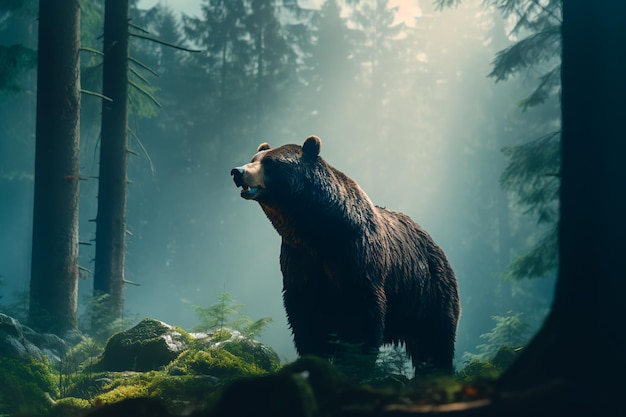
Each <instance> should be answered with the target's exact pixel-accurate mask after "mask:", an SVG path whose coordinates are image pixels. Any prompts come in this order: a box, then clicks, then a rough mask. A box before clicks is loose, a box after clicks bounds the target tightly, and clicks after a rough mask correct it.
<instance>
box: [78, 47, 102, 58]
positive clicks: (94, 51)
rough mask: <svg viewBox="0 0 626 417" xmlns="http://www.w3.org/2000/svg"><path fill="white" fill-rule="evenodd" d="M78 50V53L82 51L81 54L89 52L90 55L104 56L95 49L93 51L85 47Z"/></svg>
mask: <svg viewBox="0 0 626 417" xmlns="http://www.w3.org/2000/svg"><path fill="white" fill-rule="evenodd" d="M78 50H79V51H83V52H91V53H92V54H95V55H102V56H104V52H102V51H99V50H97V49H93V48H87V47H85V46H82V47H80V48H78Z"/></svg>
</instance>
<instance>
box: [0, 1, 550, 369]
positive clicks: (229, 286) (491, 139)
mask: <svg viewBox="0 0 626 417" xmlns="http://www.w3.org/2000/svg"><path fill="white" fill-rule="evenodd" d="M44 3H45V2H44ZM103 3H104V2H101V1H91V0H81V1H80V48H81V49H80V87H79V88H80V89H81V91H82V94H81V99H80V142H79V143H80V144H79V146H80V159H79V161H78V164H79V178H80V180H81V181H80V184H79V185H80V200H79V206H80V207H79V210H78V213H79V214H78V223H77V230H78V235H77V236H78V239H77V241H76V242H74V245H77V244H78V248H75V249H76V250H78V258H77V259H78V265H79V268H77V271H78V272H77V273H76V275H75V276H78V275H80V279H79V285H78V294H79V295H78V299H77V301H78V310H77V312H76V316H77V318H76V319H77V321H76V325H77V326H79V327H80V328H81V329H85V330H88V329H89V328H90V327H92V330H93V327H94V322H90V320H89V318H88V314H87V311H88V308H87V306H89V305H90V304H91V303H93V297H92V295H93V291H94V287H96V288H99V287H98V285H99V284H97V275H98V266H97V263H98V261H97V258H98V256H97V253H96V252H97V250H98V249H97V241H95V239H97V233H96V227H97V226H96V224H95V223H97V222H94V220H95V219H96V217H97V216H98V213H101V211H100V210H102V209H101V208H100V207H98V204H99V199H98V198H97V196H98V193H99V190H98V185H99V184H98V177H99V176H100V175H102V171H101V170H102V169H103V166H105V167H106V166H107V165H109V164H110V165H112V166H119V165H120V164H119V162H117V163H116V162H107V161H108V160H106V159H100V158H101V157H102V156H101V149H102V147H103V146H105V145H104V144H105V143H107V142H106V138H105V135H106V134H107V133H106V132H105V126H109V125H110V124H109V123H103V124H101V115H102V117H105V116H104V113H105V112H104V111H103V108H104V107H103V101H104V100H105V99H103V98H102V97H101V96H100V95H101V94H104V96H107V94H109V93H107V92H105V91H104V90H103V76H102V74H103V67H105V66H106V64H104V65H103V55H102V51H106V48H105V47H103V42H104V44H106V42H107V34H106V28H105V8H104V4H103ZM121 3H124V2H121ZM322 3H323V4H320V8H318V9H305V8H302V7H301V6H299V4H298V2H297V1H283V2H280V3H277V2H273V1H264V0H242V1H203V2H202V13H201V14H200V15H197V16H195V15H185V14H180V13H178V12H175V11H174V10H172V9H171V8H169V7H168V6H167V5H166V4H159V5H157V6H156V7H154V8H151V9H148V10H145V9H140V8H139V7H138V3H137V2H136V1H130V4H129V15H130V17H131V20H130V25H129V26H128V31H129V38H128V39H129V46H128V51H129V56H130V59H129V61H128V70H127V74H126V75H127V77H128V80H127V81H128V84H127V86H128V100H127V105H128V130H127V135H128V155H126V156H127V158H128V172H127V177H128V188H127V203H126V204H127V205H126V207H125V215H126V220H127V224H126V229H127V230H125V231H124V232H123V233H122V234H123V235H124V236H125V237H124V238H125V240H126V242H125V243H124V246H123V247H125V248H126V250H125V251H123V255H124V256H125V259H122V264H121V268H122V271H123V273H122V275H123V276H122V277H120V278H123V279H125V280H126V281H132V282H134V283H138V284H140V286H133V285H132V284H128V283H127V284H126V285H125V293H124V300H123V302H124V312H123V313H120V312H118V313H117V318H123V319H124V320H123V323H125V324H123V323H120V324H118V325H116V326H118V327H115V328H114V329H112V330H119V328H121V326H127V325H128V324H129V323H132V322H133V320H134V321H136V320H137V319H138V318H141V317H144V316H151V317H156V318H159V319H163V320H166V321H169V322H174V323H176V324H179V325H181V326H183V327H187V328H191V327H192V326H193V325H194V324H195V321H196V316H195V313H194V308H193V307H194V306H206V305H210V304H212V303H213V302H214V300H215V298H216V296H217V295H218V294H220V293H222V292H223V291H224V290H227V291H229V292H230V293H232V294H234V296H235V297H236V298H237V299H238V300H239V301H241V302H242V303H243V304H245V305H246V312H247V313H248V314H249V315H250V316H253V317H261V316H263V317H264V316H271V317H273V318H274V322H273V323H272V324H271V325H270V326H269V327H268V329H267V330H266V332H265V333H264V335H263V338H264V340H265V341H266V342H267V343H269V344H270V345H272V346H274V347H275V349H276V350H277V351H278V352H279V353H280V354H281V356H283V357H285V358H287V359H290V358H293V350H292V348H291V340H290V335H289V330H288V329H287V328H286V324H285V321H284V313H283V311H282V304H281V298H280V297H281V294H280V289H281V283H280V272H279V270H278V248H279V240H278V237H277V236H276V234H275V233H274V231H273V230H272V229H271V226H270V225H269V224H268V222H267V221H265V219H264V218H263V215H262V213H261V212H260V210H258V208H257V207H252V206H251V205H250V204H245V202H243V201H240V199H239V196H238V193H237V192H236V191H235V190H234V187H233V185H232V182H231V181H230V178H229V176H228V172H229V170H230V168H231V167H232V166H235V165H239V164H241V163H242V162H246V161H247V160H248V159H249V158H250V155H251V154H252V153H253V152H254V150H255V149H256V146H257V145H258V143H260V142H262V141H269V142H270V143H271V144H273V145H280V144H284V143H300V141H301V140H302V139H303V138H304V137H306V136H307V135H309V134H317V135H319V136H321V137H322V139H323V140H324V150H323V152H322V155H323V156H324V157H325V158H326V159H327V160H328V161H329V162H330V163H331V164H333V165H334V166H336V167H337V168H339V169H341V170H342V171H344V172H346V173H347V174H348V175H349V176H351V177H353V178H354V179H356V180H357V181H358V182H359V184H360V185H361V186H362V187H363V188H364V190H365V191H366V192H368V194H369V195H370V197H371V198H372V200H373V201H374V202H375V203H377V204H379V205H383V206H387V207H389V208H392V209H396V210H401V211H404V212H406V213H408V214H409V215H411V216H412V217H413V218H414V219H415V220H416V221H417V222H419V223H421V224H422V225H423V226H424V227H425V228H426V229H427V230H428V231H429V232H430V233H431V234H432V235H433V237H434V238H435V240H437V241H438V242H439V243H440V244H441V246H442V247H443V248H444V250H445V251H446V253H447V254H448V256H449V258H450V260H451V262H452V265H453V267H454V268H455V270H456V273H457V276H458V279H459V283H460V287H461V288H460V289H461V301H462V305H463V317H462V320H461V325H460V328H459V334H458V344H457V353H458V354H457V365H458V366H462V364H463V363H465V361H466V360H467V359H469V358H471V357H475V356H476V355H478V356H480V357H483V358H487V357H489V356H491V355H492V354H493V353H494V352H495V350H496V349H497V348H498V346H500V345H503V344H506V345H514V346H522V345H524V344H525V343H527V341H528V340H529V338H530V337H531V336H532V334H533V333H534V332H535V331H536V330H537V329H538V328H539V326H540V325H541V323H542V320H543V318H544V317H545V315H546V314H547V312H548V310H549V307H550V303H551V299H552V289H553V286H554V279H555V277H556V265H557V263H558V256H557V244H556V242H557V238H556V236H557V233H556V223H557V218H558V190H559V164H560V157H559V143H560V109H559V98H558V94H559V91H560V48H561V45H560V25H561V15H562V14H561V7H560V2H558V1H553V0H550V1H544V2H537V1H533V0H488V1H486V2H482V1H475V0H472V1H464V2H454V1H443V0H440V1H436V2H435V3H434V4H431V2H430V1H421V2H415V6H416V7H415V8H413V9H411V10H409V12H412V13H414V15H411V16H408V18H407V17H406V16H405V14H406V13H405V12H407V10H406V9H404V8H402V9H399V8H398V7H392V4H393V2H391V1H387V0H371V1H370V0H368V1H365V0H363V1H356V0H346V1H339V2H337V1H326V2H322ZM1 7H2V9H1V10H0V12H1V13H2V16H1V20H0V60H1V61H2V62H3V65H2V70H1V72H0V88H1V95H0V106H1V108H2V110H1V111H0V118H1V119H2V121H1V123H0V135H1V136H0V137H1V140H0V193H1V195H2V200H3V201H4V202H5V203H4V204H3V207H2V212H1V213H0V229H1V230H2V231H3V233H2V235H1V236H0V239H2V246H3V247H4V248H5V251H4V253H3V255H2V256H0V275H1V279H2V284H3V288H2V299H0V302H1V303H2V304H3V310H6V312H10V313H11V314H12V315H15V316H20V314H21V317H23V318H24V319H25V320H26V317H27V316H28V300H29V295H28V294H29V290H30V289H31V288H32V287H31V247H32V227H33V226H32V225H33V206H34V202H33V191H34V174H35V158H34V155H35V147H36V140H35V126H36V118H37V117H36V116H37V115H36V109H37V107H36V101H37V100H36V98H37V88H36V87H37V82H36V80H37V72H36V67H37V51H38V47H37V30H38V21H39V20H38V4H37V2H36V1H23V2H2V5H1ZM400 12H402V13H400ZM103 35H104V37H103ZM118 102H119V100H118ZM105 104H106V103H105ZM118 136H119V135H118ZM100 193H102V190H100ZM101 195H102V194H101ZM100 200H101V201H102V200H104V199H100ZM44 208H45V207H44ZM44 211H45V210H44ZM98 218H100V219H102V216H98ZM103 233H104V232H102V233H101V235H102V234H103ZM32 250H33V251H34V249H32ZM34 255H35V252H33V256H34ZM94 258H96V261H95V265H94ZM124 261H125V263H124ZM94 271H95V275H96V277H95V280H96V281H94ZM118 275H119V274H118ZM122 282H123V281H121V280H120V281H119V285H122ZM100 288H101V289H102V288H103V287H100ZM118 292H119V290H118ZM122 316H123V317H122ZM31 321H32V320H31ZM35 322H38V320H35ZM70 323H72V322H71V320H70ZM73 325H74V324H71V326H73ZM97 326H98V324H97V323H96V324H95V327H97Z"/></svg>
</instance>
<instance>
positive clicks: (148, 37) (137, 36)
mask: <svg viewBox="0 0 626 417" xmlns="http://www.w3.org/2000/svg"><path fill="white" fill-rule="evenodd" d="M130 36H134V37H136V38H140V39H146V40H149V41H152V42H156V43H160V44H161V45H164V46H169V47H170V48H174V49H179V50H181V51H185V52H202V51H201V50H200V49H190V48H185V47H184V46H180V45H174V44H173V43H169V42H166V41H164V40H161V39H158V38H155V37H152V36H146V35H140V34H138V33H131V34H130Z"/></svg>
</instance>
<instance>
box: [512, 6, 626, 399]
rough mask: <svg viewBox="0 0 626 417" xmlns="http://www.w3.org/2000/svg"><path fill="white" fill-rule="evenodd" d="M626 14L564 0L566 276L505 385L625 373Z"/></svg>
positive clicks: (624, 9)
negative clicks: (548, 313)
mask: <svg viewBox="0 0 626 417" xmlns="http://www.w3.org/2000/svg"><path fill="white" fill-rule="evenodd" d="M624 16H626V2H622V1H611V0H601V1H600V0H598V1H596V2H594V3H593V4H591V3H588V2H583V1H564V2H563V29H562V35H563V67H562V68H563V69H562V76H561V77H562V125H563V136H562V151H561V152H562V168H561V175H562V178H561V179H562V181H561V195H560V201H561V213H560V216H561V217H560V228H559V252H560V270H559V277H558V282H557V286H556V292H555V298H554V303H553V305H552V310H551V313H550V315H549V317H548V319H547V320H546V322H545V324H544V326H543V328H542V330H541V331H540V332H539V334H538V335H537V336H536V337H535V339H534V340H533V341H532V343H531V344H530V345H529V346H528V349H527V351H526V352H525V354H524V355H522V357H520V360H519V361H517V362H516V363H515V364H514V365H513V366H512V367H511V368H510V369H509V371H508V372H507V373H506V375H504V377H503V378H502V380H501V384H502V386H503V387H504V388H507V389H511V388H525V387H529V386H532V385H536V384H537V383H541V382H545V381H548V380H550V379H556V378H564V379H566V380H570V381H577V380H579V379H581V378H584V379H585V380H587V381H589V383H592V384H595V382H592V381H593V379H596V380H598V381H601V380H603V379H604V378H603V377H605V376H610V375H613V377H614V378H618V377H619V378H622V379H623V377H624V371H625V369H624V360H623V357H622V356H623V353H624V351H625V349H626V339H625V337H626V333H625V332H624V330H623V329H624V322H625V319H626V317H625V314H624V311H625V310H624V307H623V304H624V295H625V294H626V245H625V243H626V195H625V192H624V190H625V188H624V187H625V186H626V163H625V162H624V161H625V156H626V140H624V137H625V133H624V132H625V130H624V127H623V118H624V114H626V99H625V97H626V80H625V78H624V68H625V65H626V48H624V45H626V26H625V25H624V22H623V17H624ZM598 378H599V379H598ZM581 383H582V382H581ZM603 388H606V387H603Z"/></svg>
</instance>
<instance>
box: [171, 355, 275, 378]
mask: <svg viewBox="0 0 626 417" xmlns="http://www.w3.org/2000/svg"><path fill="white" fill-rule="evenodd" d="M168 369H169V370H170V371H171V373H173V372H174V371H175V373H177V374H181V373H182V374H184V375H210V376H213V377H217V378H220V379H223V378H238V377H242V376H254V375H262V374H264V373H266V371H265V370H263V369H262V368H260V367H258V366H256V365H255V364H253V363H249V362H247V361H246V360H245V359H243V358H240V357H238V356H235V355H233V354H232V353H230V352H228V351H227V350H224V349H221V348H208V349H204V350H188V351H186V352H184V353H182V354H181V355H180V356H179V357H178V358H176V360H175V361H173V362H172V363H171V364H170V365H169V366H168Z"/></svg>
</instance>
